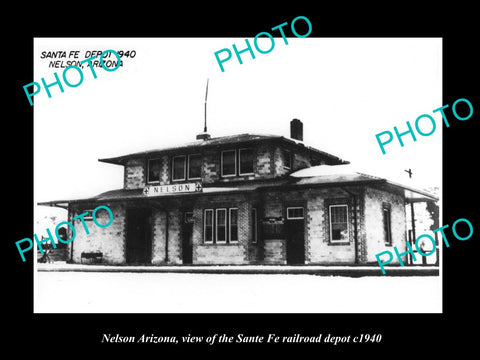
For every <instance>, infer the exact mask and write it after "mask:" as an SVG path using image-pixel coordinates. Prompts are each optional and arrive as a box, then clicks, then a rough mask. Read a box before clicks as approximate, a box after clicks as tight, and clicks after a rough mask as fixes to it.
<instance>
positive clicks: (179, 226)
mask: <svg viewBox="0 0 480 360" xmlns="http://www.w3.org/2000/svg"><path fill="white" fill-rule="evenodd" d="M302 140H303V125H302V123H301V122H300V121H299V120H297V119H294V120H292V122H291V137H290V138H285V137H282V136H272V135H253V134H241V135H235V136H226V137H217V138H211V137H210V136H209V135H208V134H206V133H203V134H200V135H198V136H197V140H196V141H194V142H192V143H189V144H184V145H179V146H176V147H170V148H164V149H158V150H152V151H147V152H141V153H134V154H128V155H124V156H119V157H114V158H108V159H100V160H99V161H102V162H106V163H110V164H116V165H119V166H123V167H124V186H123V188H122V189H118V190H112V191H108V192H105V193H102V194H100V195H98V196H94V197H91V198H86V199H81V200H68V201H51V202H46V203H41V205H50V206H60V207H65V208H67V209H68V221H69V222H70V223H73V224H74V226H75V229H76V237H75V239H74V241H72V242H71V243H69V245H68V249H67V258H68V261H69V262H72V263H83V262H85V261H88V259H91V258H93V257H94V256H93V255H95V254H99V255H100V257H101V261H102V263H105V264H112V265H113V264H150V265H181V264H193V265H196V264H198V265H201V264H225V265H233V264H292V265H302V264H370V263H375V264H376V258H375V254H377V253H378V252H380V251H384V250H388V249H389V248H390V250H391V247H393V246H396V247H397V248H398V249H405V250H406V241H407V237H406V214H405V205H406V203H407V202H416V201H434V200H436V199H435V197H433V196H431V195H430V194H428V193H425V192H423V191H420V190H415V189H411V188H406V187H404V186H400V185H398V184H394V183H391V182H389V181H388V180H386V179H383V178H379V177H375V176H370V175H366V174H362V173H358V172H355V171H353V170H352V169H351V167H350V166H349V165H348V164H349V163H348V162H347V161H344V160H342V159H340V158H338V157H336V156H333V155H331V154H328V153H325V152H323V151H320V150H317V149H314V148H311V147H308V146H306V145H305V144H304V143H303V141H302ZM99 205H105V206H108V207H109V208H110V209H111V211H112V213H113V215H114V219H113V222H112V223H111V225H110V226H108V227H105V228H101V227H97V226H89V230H90V233H89V234H88V235H87V234H86V233H85V231H84V230H83V224H82V221H81V219H79V218H77V219H76V220H73V219H74V218H75V217H76V216H78V215H80V214H84V213H85V212H88V213H89V215H87V216H84V217H83V219H84V221H85V222H88V221H91V220H92V217H91V212H92V210H93V209H95V208H96V207H97V206H99ZM108 216H109V215H108V213H106V212H105V213H102V212H101V211H99V212H97V214H96V219H97V221H99V222H102V221H108ZM103 217H105V218H106V219H105V220H103V219H102V218H103ZM69 232H70V234H69V236H68V238H70V237H71V236H72V231H71V230H69ZM92 254H93V255H92Z"/></svg>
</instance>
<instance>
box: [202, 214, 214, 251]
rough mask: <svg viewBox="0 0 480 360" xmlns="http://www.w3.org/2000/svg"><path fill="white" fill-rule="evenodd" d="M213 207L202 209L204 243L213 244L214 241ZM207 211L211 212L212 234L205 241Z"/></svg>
mask: <svg viewBox="0 0 480 360" xmlns="http://www.w3.org/2000/svg"><path fill="white" fill-rule="evenodd" d="M213 210H214V209H204V210H203V243H204V244H214V242H215V236H214V228H215V218H214V214H215V212H214V211H213ZM207 212H210V213H211V214H212V217H211V218H212V223H211V225H210V226H211V227H212V236H211V239H210V240H208V241H207Z"/></svg>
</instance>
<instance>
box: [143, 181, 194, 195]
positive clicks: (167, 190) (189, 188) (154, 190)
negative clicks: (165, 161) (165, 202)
mask: <svg viewBox="0 0 480 360" xmlns="http://www.w3.org/2000/svg"><path fill="white" fill-rule="evenodd" d="M201 191H202V184H201V183H199V182H197V183H187V184H178V185H153V186H146V187H144V188H143V194H144V195H147V196H159V195H168V194H176V193H189V192H201Z"/></svg>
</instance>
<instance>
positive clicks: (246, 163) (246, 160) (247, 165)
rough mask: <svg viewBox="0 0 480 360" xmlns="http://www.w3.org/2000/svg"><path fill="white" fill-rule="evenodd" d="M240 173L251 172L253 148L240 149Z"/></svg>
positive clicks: (246, 173)
mask: <svg viewBox="0 0 480 360" xmlns="http://www.w3.org/2000/svg"><path fill="white" fill-rule="evenodd" d="M239 157H240V160H239V162H240V169H239V174H240V175H249V174H253V149H240V150H239Z"/></svg>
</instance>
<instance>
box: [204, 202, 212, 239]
mask: <svg viewBox="0 0 480 360" xmlns="http://www.w3.org/2000/svg"><path fill="white" fill-rule="evenodd" d="M203 221H204V223H203V227H204V232H203V236H204V237H203V242H205V243H213V210H212V209H205V214H204V216H203Z"/></svg>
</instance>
